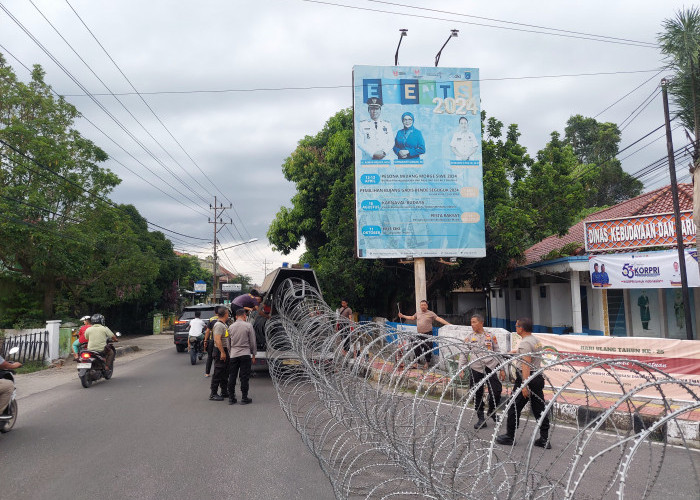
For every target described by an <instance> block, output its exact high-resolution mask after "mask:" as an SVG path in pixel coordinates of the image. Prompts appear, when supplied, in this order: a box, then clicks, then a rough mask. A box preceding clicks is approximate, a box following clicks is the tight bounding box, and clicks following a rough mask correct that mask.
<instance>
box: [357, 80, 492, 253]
mask: <svg viewBox="0 0 700 500" xmlns="http://www.w3.org/2000/svg"><path fill="white" fill-rule="evenodd" d="M353 85H354V102H353V104H354V117H355V118H354V119H355V122H354V128H355V195H356V198H355V216H356V244H357V256H358V257H360V258H367V259H374V258H401V257H484V256H485V255H486V245H485V229H484V227H485V226H484V189H483V181H482V175H483V170H482V154H481V114H480V113H481V110H480V91H479V70H478V69H474V68H433V67H402V66H390V67H381V66H355V67H354V68H353Z"/></svg>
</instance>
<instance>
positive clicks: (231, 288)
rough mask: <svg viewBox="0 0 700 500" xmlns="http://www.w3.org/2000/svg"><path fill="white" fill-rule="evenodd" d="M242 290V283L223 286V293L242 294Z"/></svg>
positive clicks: (223, 284) (224, 284)
mask: <svg viewBox="0 0 700 500" xmlns="http://www.w3.org/2000/svg"><path fill="white" fill-rule="evenodd" d="M241 289H242V286H241V284H240V283H222V284H221V291H222V292H240V291H241Z"/></svg>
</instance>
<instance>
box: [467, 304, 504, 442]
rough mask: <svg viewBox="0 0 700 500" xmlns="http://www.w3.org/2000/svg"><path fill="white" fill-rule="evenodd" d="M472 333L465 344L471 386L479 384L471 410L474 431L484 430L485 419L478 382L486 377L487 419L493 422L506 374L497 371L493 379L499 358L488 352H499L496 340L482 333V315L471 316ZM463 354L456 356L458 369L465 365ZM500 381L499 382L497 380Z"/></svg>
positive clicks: (482, 388) (482, 387)
mask: <svg viewBox="0 0 700 500" xmlns="http://www.w3.org/2000/svg"><path fill="white" fill-rule="evenodd" d="M471 325H472V334H471V335H467V337H466V338H465V339H464V341H465V342H467V343H468V344H470V351H471V352H470V356H471V358H472V363H471V365H470V366H469V369H470V371H471V381H472V385H478V386H479V388H478V389H477V391H476V394H475V395H474V409H475V410H476V416H477V422H476V423H475V424H474V428H475V429H483V428H485V427H486V419H485V418H484V384H480V382H481V381H482V380H483V379H484V378H486V384H485V385H488V388H489V416H490V417H491V418H492V419H493V421H494V422H495V421H496V410H497V408H498V405H500V404H501V392H503V385H502V384H501V380H505V378H506V372H505V371H504V370H500V372H499V373H498V376H496V373H495V370H496V368H497V367H498V365H499V364H500V362H501V359H500V357H498V356H494V355H492V354H490V353H489V352H488V351H491V352H499V351H500V350H499V348H498V340H497V339H496V337H495V336H494V335H493V334H491V333H488V332H486V331H485V330H484V317H483V316H482V315H481V314H474V315H472V318H471ZM466 358H467V357H466V356H465V354H460V356H459V367H460V369H461V368H462V367H463V366H465V365H466V364H467V359H466ZM499 378H500V380H499Z"/></svg>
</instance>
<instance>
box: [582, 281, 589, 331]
mask: <svg viewBox="0 0 700 500" xmlns="http://www.w3.org/2000/svg"><path fill="white" fill-rule="evenodd" d="M581 327H582V328H583V332H582V333H588V287H586V286H582V287H581Z"/></svg>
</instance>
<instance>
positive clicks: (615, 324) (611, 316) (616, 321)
mask: <svg viewBox="0 0 700 500" xmlns="http://www.w3.org/2000/svg"><path fill="white" fill-rule="evenodd" d="M607 295H608V324H609V325H610V335H614V336H615V337H626V336H627V323H626V321H625V297H624V294H623V290H607Z"/></svg>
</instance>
